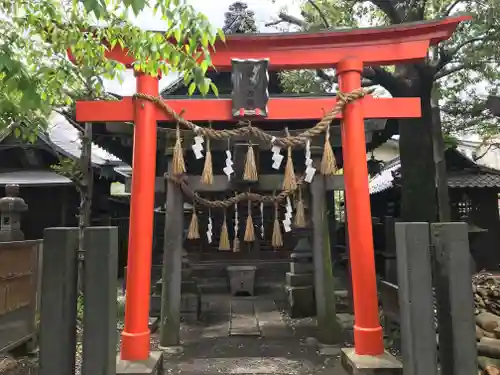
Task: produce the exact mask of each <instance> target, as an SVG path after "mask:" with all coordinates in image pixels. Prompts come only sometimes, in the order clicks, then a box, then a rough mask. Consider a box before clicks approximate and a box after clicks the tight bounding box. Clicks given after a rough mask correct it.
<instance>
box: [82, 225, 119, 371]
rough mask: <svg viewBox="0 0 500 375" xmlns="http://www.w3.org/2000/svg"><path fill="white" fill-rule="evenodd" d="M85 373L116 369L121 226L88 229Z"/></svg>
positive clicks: (86, 233)
mask: <svg viewBox="0 0 500 375" xmlns="http://www.w3.org/2000/svg"><path fill="white" fill-rule="evenodd" d="M84 249H85V271H84V272H85V277H84V282H85V287H84V290H85V294H84V299H83V302H84V315H83V324H84V327H85V329H84V331H83V363H82V374H83V375H110V374H114V373H115V370H116V341H117V332H116V312H117V308H116V294H117V277H118V228H117V227H90V228H87V229H86V230H85V236H84Z"/></svg>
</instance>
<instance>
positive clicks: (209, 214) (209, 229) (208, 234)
mask: <svg viewBox="0 0 500 375" xmlns="http://www.w3.org/2000/svg"><path fill="white" fill-rule="evenodd" d="M212 229H213V225H212V213H211V212H210V210H209V211H208V224H207V241H208V243H212V235H213V232H212Z"/></svg>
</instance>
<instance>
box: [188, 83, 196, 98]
mask: <svg viewBox="0 0 500 375" xmlns="http://www.w3.org/2000/svg"><path fill="white" fill-rule="evenodd" d="M195 90H196V83H194V82H191V84H190V85H189V89H188V95H189V96H191V95H193V93H194V91H195Z"/></svg>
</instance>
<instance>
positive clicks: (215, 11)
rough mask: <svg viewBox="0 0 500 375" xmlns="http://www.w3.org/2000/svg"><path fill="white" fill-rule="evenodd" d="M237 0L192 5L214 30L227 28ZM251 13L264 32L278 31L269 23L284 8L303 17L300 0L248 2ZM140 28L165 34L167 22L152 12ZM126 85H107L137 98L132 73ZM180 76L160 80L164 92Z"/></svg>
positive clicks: (139, 20)
mask: <svg viewBox="0 0 500 375" xmlns="http://www.w3.org/2000/svg"><path fill="white" fill-rule="evenodd" d="M234 1H235V0H188V2H189V3H190V4H191V5H192V6H193V7H194V8H195V9H196V10H197V11H199V12H201V13H203V14H205V15H206V16H207V17H208V19H209V20H210V21H211V22H212V24H213V25H214V27H217V28H221V27H222V26H223V25H224V13H225V12H227V10H228V8H229V5H231V4H232V3H234ZM245 2H246V3H247V5H248V9H249V10H253V11H254V12H255V22H256V23H257V27H258V29H259V31H260V32H276V31H277V30H276V28H273V27H266V26H265V24H266V23H267V22H269V21H271V20H273V19H275V18H276V15H277V14H278V13H279V12H280V10H281V9H283V8H285V9H286V12H287V13H288V14H290V15H294V16H298V17H300V8H299V1H297V0H276V1H275V2H274V3H273V2H272V1H271V0H246V1H245ZM131 21H132V22H134V23H135V24H136V25H138V26H140V27H141V28H143V29H145V30H155V31H161V30H164V29H165V26H164V22H163V21H162V20H161V18H160V16H159V15H156V16H155V15H153V12H152V11H151V10H149V9H147V10H144V11H143V12H141V13H140V14H139V15H138V16H137V17H134V18H132V19H131ZM122 77H123V82H122V83H120V82H119V80H117V79H116V80H113V81H109V80H106V81H105V82H104V84H105V87H106V91H108V92H112V93H115V94H119V95H124V96H125V95H126V96H129V95H133V94H134V93H135V79H134V76H133V72H132V71H127V72H125V73H124V75H123V76H122ZM175 78H176V75H170V76H167V77H164V78H162V79H161V81H160V91H161V90H162V89H163V88H164V87H165V86H167V85H168V84H169V83H170V82H171V81H172V80H173V79H175Z"/></svg>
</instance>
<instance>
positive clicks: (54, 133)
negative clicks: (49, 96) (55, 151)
mask: <svg viewBox="0 0 500 375" xmlns="http://www.w3.org/2000/svg"><path fill="white" fill-rule="evenodd" d="M46 137H47V138H48V141H50V142H51V143H52V144H53V145H54V146H56V147H58V148H59V149H60V151H61V152H62V153H64V154H66V156H68V157H71V158H79V157H80V154H81V148H80V147H81V146H80V139H79V136H78V130H77V129H76V128H75V127H74V126H73V125H71V124H70V123H69V122H68V120H66V118H65V117H64V116H63V115H61V114H59V113H57V112H52V114H51V116H50V118H49V127H48V129H47V133H46ZM118 163H121V162H120V159H118V158H117V157H116V156H114V155H111V154H110V153H109V152H107V151H106V150H104V149H103V148H101V147H99V146H97V145H96V144H94V143H92V164H94V165H98V166H102V165H105V164H118Z"/></svg>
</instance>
